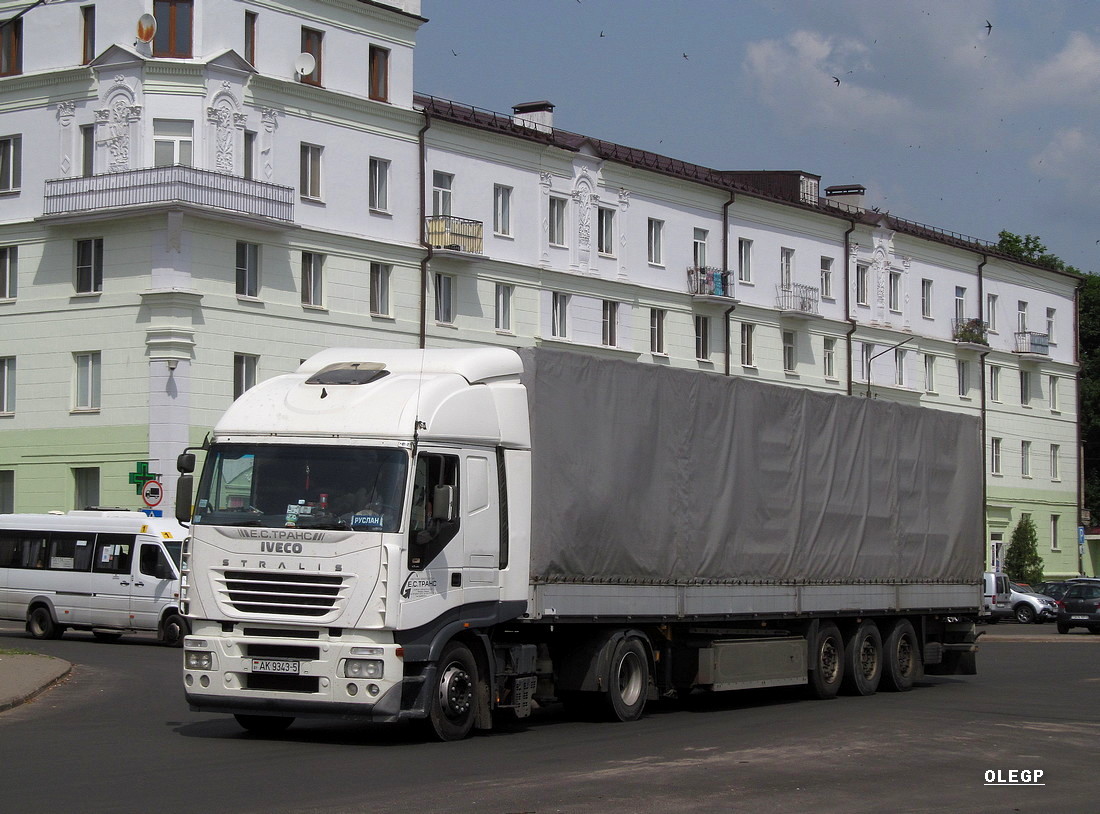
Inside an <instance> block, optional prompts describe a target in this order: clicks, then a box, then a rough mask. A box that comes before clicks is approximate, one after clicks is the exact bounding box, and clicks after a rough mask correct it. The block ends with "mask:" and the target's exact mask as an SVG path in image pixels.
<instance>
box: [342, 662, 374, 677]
mask: <svg viewBox="0 0 1100 814" xmlns="http://www.w3.org/2000/svg"><path fill="white" fill-rule="evenodd" d="M381 677H382V662H381V661H378V660H377V659H346V660H345V661H344V678H381Z"/></svg>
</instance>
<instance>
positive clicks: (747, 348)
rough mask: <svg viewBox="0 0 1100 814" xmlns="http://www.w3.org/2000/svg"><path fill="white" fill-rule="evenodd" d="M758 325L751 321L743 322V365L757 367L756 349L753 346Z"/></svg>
mask: <svg viewBox="0 0 1100 814" xmlns="http://www.w3.org/2000/svg"><path fill="white" fill-rule="evenodd" d="M755 333H756V326H755V325H753V324H751V323H749V322H742V323H741V365H742V367H756V349H755V348H754V347H753V344H754V342H753V337H754V334H755Z"/></svg>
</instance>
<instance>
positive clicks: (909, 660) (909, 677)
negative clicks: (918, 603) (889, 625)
mask: <svg viewBox="0 0 1100 814" xmlns="http://www.w3.org/2000/svg"><path fill="white" fill-rule="evenodd" d="M883 667H884V669H883V672H882V685H883V688H884V689H887V690H893V691H894V692H906V691H907V690H911V689H912V688H913V682H914V681H915V680H916V679H917V678H919V677H920V673H921V660H920V645H919V644H918V643H917V634H916V631H914V630H913V625H912V624H910V623H909V620H908V619H901V620H899V621H898V622H897V624H895V625H894V627H893V629H892V630H891V631H890V635H889V636H887V637H886V647H885V660H884V664H883Z"/></svg>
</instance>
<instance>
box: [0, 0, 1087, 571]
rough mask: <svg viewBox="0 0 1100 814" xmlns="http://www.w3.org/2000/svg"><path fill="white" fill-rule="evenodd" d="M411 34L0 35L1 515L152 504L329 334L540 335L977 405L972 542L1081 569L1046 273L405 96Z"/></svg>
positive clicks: (818, 383) (372, 20) (264, 21)
mask: <svg viewBox="0 0 1100 814" xmlns="http://www.w3.org/2000/svg"><path fill="white" fill-rule="evenodd" d="M12 8H13V9H14V7H12ZM19 8H25V4H23V5H21V6H20V7H19ZM12 14H14V10H13V11H12ZM4 16H11V15H10V14H9V15H4ZM153 23H155V25H154V24H153ZM425 23H426V21H425V19H424V18H423V17H422V16H421V9H420V3H419V1H418V0H404V2H399V1H398V0H394V1H393V2H381V0H379V2H370V1H369V0H304V2H301V3H298V4H295V6H294V7H293V8H291V7H287V6H275V5H272V4H268V3H265V2H252V1H251V0H234V1H232V2H227V0H219V2H214V1H213V0H153V2H151V3H150V2H142V0H133V2H125V1H122V0H115V2H112V3H109V4H108V3H102V2H101V3H98V4H97V3H80V2H66V1H65V0H62V1H61V2H57V1H56V0H55V1H54V2H51V3H49V4H48V5H42V6H38V7H35V8H32V9H31V10H29V11H27V12H26V14H24V15H23V16H22V17H20V18H19V19H18V20H17V21H16V22H15V23H13V24H9V25H8V26H7V27H6V28H5V29H3V31H4V33H3V36H2V37H0V65H2V66H3V70H2V71H0V73H2V74H3V75H2V77H0V117H2V118H0V122H3V124H2V125H0V187H2V189H0V273H2V275H3V276H2V280H0V283H2V288H0V320H2V322H0V324H2V325H3V331H0V385H2V386H0V397H2V401H0V511H12V510H15V511H39V510H49V509H67V508H72V507H74V506H83V505H93V504H99V505H126V506H137V505H141V503H140V500H141V498H140V497H139V496H138V490H139V489H140V484H141V482H142V480H143V479H144V478H145V477H147V475H146V474H142V472H147V473H153V474H162V475H164V485H165V487H166V493H167V499H168V500H170V499H171V495H172V488H171V486H172V473H173V468H174V466H173V462H174V459H175V455H176V454H177V453H178V452H179V451H180V450H181V449H182V448H183V447H185V446H187V445H195V444H198V443H201V440H202V438H203V437H204V435H205V434H206V432H207V431H208V430H209V429H210V427H211V426H212V425H213V423H214V421H216V419H217V417H218V415H219V414H220V413H221V411H222V410H224V408H225V407H226V406H227V405H228V404H229V403H230V401H231V400H232V399H233V398H234V397H235V396H237V395H239V394H240V392H242V391H243V390H244V389H247V388H248V387H249V386H251V385H252V384H254V383H255V382H256V381H257V380H260V379H263V378H266V377H268V376H272V375H275V374H278V373H282V372H285V371H288V370H292V369H294V368H295V367H296V366H297V365H298V363H299V362H300V360H302V359H303V358H305V357H308V356H309V355H310V354H312V353H314V352H315V351H317V350H320V349H322V348H325V347H330V346H335V345H385V346H396V347H410V348H415V347H447V346H457V345H462V344H467V343H480V344H485V343H494V344H505V345H509V346H521V345H531V344H546V345H555V346H558V347H567V348H571V349H574V350H578V351H582V352H587V353H597V354H604V355H609V356H614V357H618V358H623V359H633V360H639V361H643V362H647V363H651V364H662V365H674V366H677V367H684V368H690V369H695V370H698V371H700V373H701V374H708V375H734V376H752V377H756V378H760V379H764V380H768V381H773V382H777V383H781V384H786V385H789V386H796V387H807V388H812V389H815V390H820V391H822V392H836V393H846V394H851V395H853V396H859V397H868V396H869V397H874V398H888V399H894V400H898V401H904V402H907V403H910V404H914V405H920V406H924V407H928V408H932V409H946V410H955V411H960V412H965V413H969V414H972V415H975V416H978V417H979V418H980V419H981V421H982V426H983V434H984V439H983V440H984V449H985V457H986V471H987V473H988V474H987V483H986V493H987V519H988V523H987V534H988V541H987V542H988V545H987V549H988V558H989V561H990V562H991V563H995V562H996V561H997V559H998V558H999V557H1003V548H1004V546H1005V545H1007V542H1008V539H1009V537H1010V535H1011V531H1012V529H1013V527H1014V526H1015V524H1016V523H1017V522H1018V521H1019V519H1020V517H1021V515H1022V514H1029V515H1030V516H1031V517H1032V519H1033V520H1034V521H1035V523H1036V526H1037V528H1038V530H1039V537H1040V552H1041V553H1042V555H1043V556H1044V559H1045V561H1046V566H1047V572H1048V573H1049V574H1051V575H1052V576H1053V575H1068V574H1075V573H1078V570H1079V568H1084V569H1085V570H1086V571H1087V572H1089V573H1093V572H1094V569H1095V564H1093V563H1091V562H1087V561H1086V562H1085V563H1083V564H1082V563H1079V562H1078V547H1077V526H1078V508H1077V505H1078V504H1077V489H1078V470H1079V455H1078V442H1077V380H1076V372H1077V348H1076V331H1075V325H1076V313H1075V294H1076V280H1075V278H1073V277H1072V276H1069V275H1064V274H1059V273H1056V272H1053V271H1050V270H1048V269H1043V268H1038V267H1034V266H1031V265H1028V264H1023V263H1019V262H1017V261H1014V260H1012V259H1011V258H1008V257H1005V256H1003V255H1001V254H999V253H998V252H997V251H996V250H995V248H994V247H993V246H991V245H989V244H986V243H983V242H981V241H978V240H975V239H972V238H969V237H966V236H962V235H957V234H955V233H952V232H949V231H946V230H943V229H937V228H933V227H929V226H926V225H922V224H917V223H913V222H909V221H905V220H902V219H899V218H895V217H892V216H889V215H885V214H880V213H876V212H873V211H869V210H867V209H865V208H864V207H863V206H862V201H861V197H862V193H863V190H862V188H860V187H858V186H848V187H831V188H827V189H822V188H821V178H820V176H818V175H815V174H813V173H809V172H801V171H795V172H731V171H718V170H714V169H710V168H705V167H700V166H697V165H691V164H688V163H685V162H682V161H678V160H676V159H672V158H669V157H665V156H659V155H655V154H652V153H647V152H644V151H641V150H637V149H633V148H631V147H629V146H625V145H617V144H612V143H609V142H605V141H602V140H600V139H598V138H595V137H588V136H583V135H580V134H575V133H569V132H565V131H562V130H560V129H557V128H554V126H553V113H554V107H553V105H552V104H550V103H549V102H531V103H524V104H518V105H516V106H515V108H514V109H513V110H512V111H511V112H510V113H495V112H489V111H482V110H476V109H473V108H471V107H469V106H465V105H462V104H461V103H460V102H452V101H449V100H441V99H437V98H434V97H432V96H429V95H417V94H414V92H413V86H412V76H413V58H414V51H415V40H416V32H417V30H418V28H419V27H420V26H421V25H423V24H425ZM428 24H430V23H428ZM730 163H731V164H735V163H736V156H731V157H730ZM934 216H935V213H929V214H928V218H929V219H934ZM139 464H140V465H142V466H145V467H146V469H144V470H142V469H141V468H140V467H139ZM889 477H890V473H883V483H884V485H885V484H887V483H888V480H889ZM932 510H934V507H930V511H932Z"/></svg>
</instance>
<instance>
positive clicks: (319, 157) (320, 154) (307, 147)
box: [298, 141, 325, 201]
mask: <svg viewBox="0 0 1100 814" xmlns="http://www.w3.org/2000/svg"><path fill="white" fill-rule="evenodd" d="M324 155H325V150H324V148H323V147H322V146H321V145H319V144H308V143H306V142H304V141H303V142H301V147H300V159H299V160H300V165H299V168H298V194H299V195H300V196H301V197H302V198H306V199H307V200H311V201H320V200H323V199H324V188H323V187H322V185H321V180H322V176H323V173H322V169H323V165H322V162H323V161H324Z"/></svg>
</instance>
